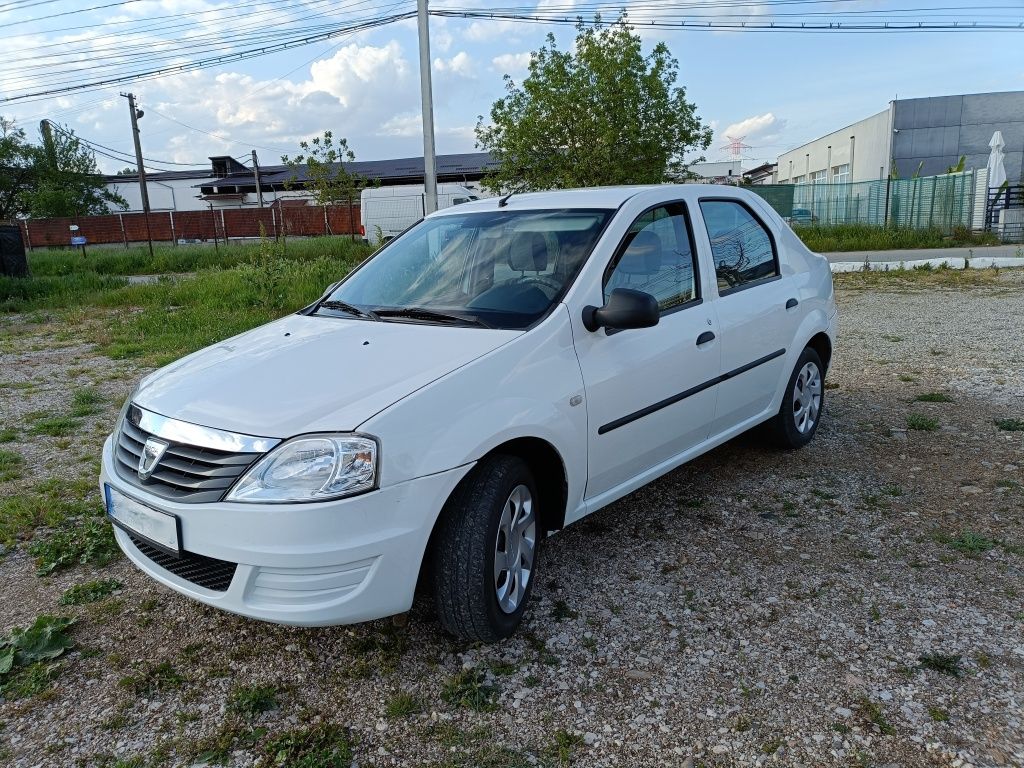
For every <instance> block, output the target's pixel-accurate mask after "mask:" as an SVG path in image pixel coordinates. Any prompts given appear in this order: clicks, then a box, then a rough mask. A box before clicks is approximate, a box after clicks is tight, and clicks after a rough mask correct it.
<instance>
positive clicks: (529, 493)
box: [431, 455, 540, 642]
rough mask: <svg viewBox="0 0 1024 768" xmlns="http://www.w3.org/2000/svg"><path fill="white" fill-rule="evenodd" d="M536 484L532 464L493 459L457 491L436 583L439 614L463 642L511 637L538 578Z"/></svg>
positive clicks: (437, 544)
mask: <svg viewBox="0 0 1024 768" xmlns="http://www.w3.org/2000/svg"><path fill="white" fill-rule="evenodd" d="M538 503H539V497H538V494H537V487H536V485H535V483H534V480H533V475H532V474H531V472H530V469H529V467H527V465H526V463H525V462H524V461H523V460H522V459H520V458H517V457H515V456H500V455H496V456H490V457H488V458H486V459H484V460H483V461H481V462H480V463H479V464H478V465H477V466H476V467H474V468H473V471H472V472H471V473H470V474H469V475H467V476H466V477H465V478H464V479H463V481H462V482H461V483H460V484H459V487H458V488H456V489H455V492H454V493H453V494H452V496H451V498H450V499H449V500H448V503H447V504H446V505H445V508H444V510H443V511H442V512H441V519H440V520H439V522H438V530H437V531H436V532H435V537H434V545H433V547H434V549H433V552H432V553H431V583H432V586H433V591H434V598H435V601H436V605H437V614H438V619H439V620H440V622H441V626H443V627H444V628H445V629H446V630H447V631H448V632H450V633H451V634H453V635H455V636H456V637H458V638H460V639H462V640H470V641H472V640H482V641H484V642H494V641H496V640H501V639H503V638H506V637H508V636H509V635H511V634H512V632H513V631H515V628H516V627H517V626H518V625H519V622H520V621H521V620H522V618H523V613H524V612H525V609H526V604H527V602H528V601H529V599H530V593H531V592H532V591H533V583H534V581H536V564H537V549H538V545H539V543H540V535H539V532H540V524H539V520H538Z"/></svg>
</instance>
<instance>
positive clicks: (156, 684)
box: [118, 661, 188, 697]
mask: <svg viewBox="0 0 1024 768" xmlns="http://www.w3.org/2000/svg"><path fill="white" fill-rule="evenodd" d="M186 682H188V680H187V678H186V677H185V676H184V675H182V674H181V673H180V672H178V670H177V669H175V668H174V667H173V666H172V665H171V663H170V662H167V661H162V662H160V663H159V664H152V663H147V664H146V665H144V666H143V667H142V668H141V669H140V670H139V672H138V673H137V674H134V675H127V676H125V677H123V678H121V680H120V681H119V682H118V685H120V686H121V687H122V688H124V689H126V690H129V691H131V692H132V693H134V694H135V695H136V696H147V697H148V696H152V695H153V694H154V693H156V692H159V691H173V690H177V689H178V688H181V686H182V685H184V684H185V683H186Z"/></svg>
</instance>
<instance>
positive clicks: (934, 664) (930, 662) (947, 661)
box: [917, 653, 963, 677]
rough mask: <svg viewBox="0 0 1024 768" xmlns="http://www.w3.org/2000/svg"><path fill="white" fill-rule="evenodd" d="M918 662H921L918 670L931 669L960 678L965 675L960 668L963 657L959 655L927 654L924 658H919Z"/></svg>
mask: <svg viewBox="0 0 1024 768" xmlns="http://www.w3.org/2000/svg"><path fill="white" fill-rule="evenodd" d="M917 660H918V662H920V665H919V666H918V669H930V670H932V671H934V672H941V673H942V674H943V675H949V676H950V677H960V675H961V674H962V673H963V669H962V668H961V666H960V663H961V661H962V660H963V657H962V656H961V655H960V654H958V653H957V654H948V653H926V654H924V655H923V656H918V658H917Z"/></svg>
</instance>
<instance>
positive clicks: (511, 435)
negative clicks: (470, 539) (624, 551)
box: [359, 305, 587, 509]
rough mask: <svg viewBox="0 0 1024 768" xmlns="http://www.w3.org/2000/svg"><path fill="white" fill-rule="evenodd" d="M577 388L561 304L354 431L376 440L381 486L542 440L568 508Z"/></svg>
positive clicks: (579, 474) (578, 451) (575, 465)
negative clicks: (557, 463) (555, 463)
mask: <svg viewBox="0 0 1024 768" xmlns="http://www.w3.org/2000/svg"><path fill="white" fill-rule="evenodd" d="M583 396H584V389H583V376H582V374H581V373H580V367H579V362H578V361H577V359H576V350H575V348H574V346H573V343H572V329H571V327H570V322H569V315H568V309H566V307H565V306H564V305H563V306H560V307H558V308H557V309H556V310H555V311H554V312H553V313H552V314H551V316H549V317H548V318H547V319H546V320H545V321H544V322H543V323H541V324H540V325H538V326H537V327H535V328H532V329H531V330H529V331H528V332H527V333H524V334H523V335H522V336H520V337H518V338H516V339H515V340H513V341H511V342H509V343H508V344H505V345H503V346H501V347H499V348H498V349H496V350H494V351H493V352H490V353H488V354H486V355H484V356H483V357H481V358H478V359H477V360H474V361H473V362H471V363H469V364H468V365H465V366H463V367H461V368H459V369H457V370H455V371H453V372H452V373H450V374H448V375H447V376H444V377H442V378H441V379H438V380H437V381H434V382H433V383H431V384H429V385H428V386H426V387H423V388H422V389H420V390H418V391H417V392H415V393H413V394H412V395H410V396H408V397H406V398H405V399H403V400H400V401H399V402H397V403H395V404H394V405H392V406H390V407H389V408H387V409H385V410H384V411H382V412H380V413H378V414H377V415H375V416H373V417H372V418H370V419H368V420H367V421H366V422H364V423H363V424H361V425H359V431H360V432H365V433H367V434H371V435H375V436H376V437H377V438H379V440H380V443H381V475H380V482H381V485H382V486H384V485H391V484H393V483H400V482H404V481H406V480H411V479H413V478H416V477H423V476H425V475H430V474H434V473H436V472H443V471H445V470H448V469H451V468H453V467H458V466H462V465H464V464H468V463H471V462H474V461H477V460H478V459H480V458H481V457H482V456H484V455H486V454H487V453H488V452H489V451H491V450H493V449H494V448H496V447H497V446H499V445H501V444H502V443H505V442H508V441H509V440H515V439H517V438H523V437H532V438H539V439H541V440H545V441H546V442H548V443H550V444H551V445H552V446H553V447H554V449H555V450H556V451H557V452H558V454H559V455H560V456H561V457H562V461H563V463H564V466H565V471H566V475H567V477H566V480H567V484H568V486H569V488H568V490H569V495H568V499H567V501H568V504H569V508H570V509H572V508H574V506H575V505H576V504H577V503H578V502H579V500H580V499H581V498H582V495H583V489H584V485H585V480H586V471H587V452H586V446H587V413H586V406H585V402H584V399H583ZM572 402H575V403H576V405H572V404H571V403H572Z"/></svg>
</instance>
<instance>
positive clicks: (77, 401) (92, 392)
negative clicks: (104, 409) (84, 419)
mask: <svg viewBox="0 0 1024 768" xmlns="http://www.w3.org/2000/svg"><path fill="white" fill-rule="evenodd" d="M106 401H107V399H106V398H105V397H103V395H101V394H100V393H99V392H98V391H97V390H96V389H95V388H94V387H82V388H81V389H78V390H75V394H74V395H72V397H71V415H72V416H78V417H81V416H92V415H93V414H94V413H98V412H99V410H100V407H101V406H102V405H103V404H104V403H105V402H106Z"/></svg>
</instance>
